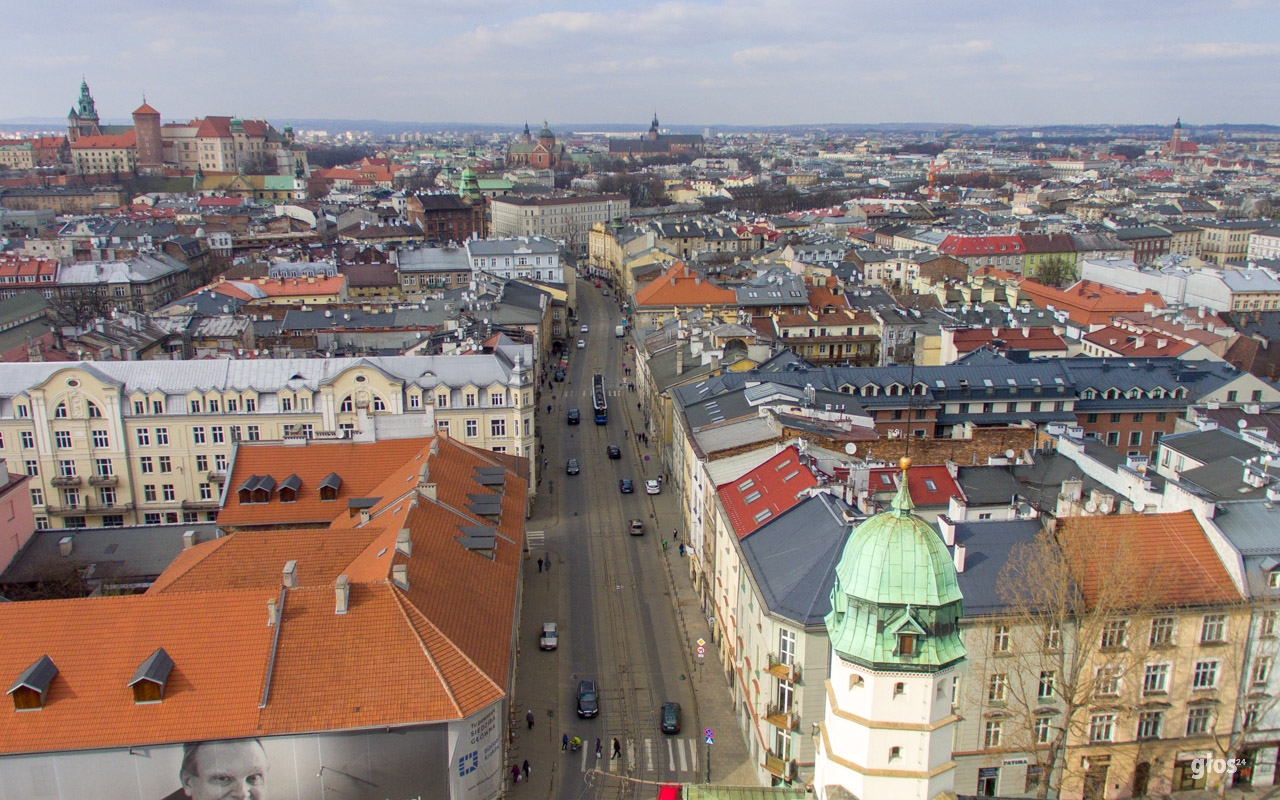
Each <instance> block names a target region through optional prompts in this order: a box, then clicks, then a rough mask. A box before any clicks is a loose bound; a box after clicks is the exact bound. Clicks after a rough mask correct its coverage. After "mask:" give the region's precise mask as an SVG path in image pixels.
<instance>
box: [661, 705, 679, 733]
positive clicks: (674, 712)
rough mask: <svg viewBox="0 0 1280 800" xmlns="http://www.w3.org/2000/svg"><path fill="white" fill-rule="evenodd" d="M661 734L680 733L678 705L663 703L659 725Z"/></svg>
mask: <svg viewBox="0 0 1280 800" xmlns="http://www.w3.org/2000/svg"><path fill="white" fill-rule="evenodd" d="M659 727H660V728H662V732H663V733H679V732H680V704H679V703H663V704H662V722H661V724H660V725H659Z"/></svg>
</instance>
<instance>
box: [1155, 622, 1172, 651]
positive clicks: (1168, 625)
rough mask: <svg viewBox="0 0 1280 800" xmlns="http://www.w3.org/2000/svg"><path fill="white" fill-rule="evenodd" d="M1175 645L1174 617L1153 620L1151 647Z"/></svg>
mask: <svg viewBox="0 0 1280 800" xmlns="http://www.w3.org/2000/svg"><path fill="white" fill-rule="evenodd" d="M1171 644H1173V617H1156V618H1155V619H1153V620H1151V646H1152V647H1168V646H1169V645H1171Z"/></svg>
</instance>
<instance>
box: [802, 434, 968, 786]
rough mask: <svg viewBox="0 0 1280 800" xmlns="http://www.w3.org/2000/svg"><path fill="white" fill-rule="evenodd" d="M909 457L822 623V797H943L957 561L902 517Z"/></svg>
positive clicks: (857, 538) (848, 551) (948, 781)
mask: <svg viewBox="0 0 1280 800" xmlns="http://www.w3.org/2000/svg"><path fill="white" fill-rule="evenodd" d="M910 466H911V462H910V459H906V458H904V459H902V474H901V477H900V478H899V485H898V494H897V496H896V497H894V499H893V503H892V504H891V506H890V509H889V510H888V511H886V512H884V513H883V514H877V515H876V516H874V517H872V518H871V519H869V520H867V521H866V522H864V523H862V524H861V525H859V526H858V527H857V528H856V529H855V530H854V532H853V534H852V535H851V536H850V537H849V540H848V542H847V543H846V544H845V547H844V552H843V553H842V554H841V556H840V561H839V563H838V564H837V565H836V578H835V584H834V586H833V587H832V589H831V612H830V613H829V614H828V615H827V617H826V625H827V632H828V634H829V635H830V637H831V677H830V684H829V686H828V687H827V694H828V697H830V698H831V699H830V701H829V702H828V705H827V709H826V715H825V718H824V720H823V722H822V724H821V725H820V726H819V732H818V742H817V763H816V764H815V767H814V776H813V785H814V789H815V791H816V792H817V796H818V798H819V800H844V799H845V798H850V797H853V798H863V799H864V800H866V799H867V798H881V797H887V798H894V800H933V799H934V798H936V797H937V796H938V795H939V794H942V793H944V792H951V791H952V779H953V773H954V769H955V763H954V762H953V761H952V760H951V742H952V734H953V732H954V728H955V725H956V723H957V722H958V717H957V716H956V715H955V714H953V713H952V710H951V697H952V691H953V688H954V682H955V680H956V668H957V667H958V665H959V664H960V663H961V662H962V661H963V660H964V657H965V649H964V645H963V644H962V643H961V641H960V626H959V622H960V614H961V596H960V586H959V584H958V583H957V581H956V570H955V564H954V562H953V561H952V558H951V555H950V553H949V552H948V551H947V548H946V545H945V544H943V541H942V537H940V536H939V535H938V534H937V532H935V531H934V530H933V528H931V527H929V525H928V523H926V522H925V521H924V520H922V519H920V518H919V517H917V516H916V515H915V514H913V513H911V512H912V510H913V509H914V507H915V506H914V504H913V503H912V502H911V493H910V492H909V491H908V490H907V469H908V468H909V467H910Z"/></svg>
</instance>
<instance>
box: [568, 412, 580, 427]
mask: <svg viewBox="0 0 1280 800" xmlns="http://www.w3.org/2000/svg"><path fill="white" fill-rule="evenodd" d="M580 422H582V412H581V411H579V410H578V409H576V408H571V409H569V424H570V425H577V424H578V423H580Z"/></svg>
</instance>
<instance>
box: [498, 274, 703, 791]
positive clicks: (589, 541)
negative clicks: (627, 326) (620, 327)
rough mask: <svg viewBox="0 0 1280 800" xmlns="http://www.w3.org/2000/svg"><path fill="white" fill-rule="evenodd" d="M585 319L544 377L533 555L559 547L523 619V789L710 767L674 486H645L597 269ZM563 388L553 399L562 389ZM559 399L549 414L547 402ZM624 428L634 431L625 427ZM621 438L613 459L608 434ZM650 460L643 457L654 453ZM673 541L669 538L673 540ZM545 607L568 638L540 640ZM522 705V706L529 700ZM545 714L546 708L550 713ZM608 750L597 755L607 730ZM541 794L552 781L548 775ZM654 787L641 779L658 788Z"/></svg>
mask: <svg viewBox="0 0 1280 800" xmlns="http://www.w3.org/2000/svg"><path fill="white" fill-rule="evenodd" d="M579 289H580V291H579V294H578V301H579V303H578V306H579V307H578V312H579V320H578V324H579V325H581V324H583V323H585V324H586V325H587V326H588V327H589V330H590V332H589V333H587V334H581V333H575V335H574V337H573V338H572V339H571V341H573V342H575V343H576V340H577V339H578V338H583V339H585V340H586V342H587V346H586V347H585V348H584V349H577V348H574V349H572V351H571V356H570V367H569V372H568V376H567V380H566V381H565V382H564V383H556V382H552V381H551V380H550V379H548V382H547V384H546V386H544V388H543V389H542V401H541V403H540V405H539V412H540V414H541V416H542V418H541V419H540V420H539V423H538V424H539V425H540V426H541V431H542V434H543V442H544V444H545V445H546V450H545V452H544V453H543V456H544V457H545V458H546V459H547V461H548V462H549V466H548V468H547V469H546V471H545V473H544V477H543V481H542V485H541V486H540V487H539V490H538V498H537V501H536V503H535V506H534V514H533V516H532V518H531V519H530V521H529V524H528V529H529V530H530V531H531V534H530V548H531V553H530V562H533V561H534V560H535V559H537V558H538V557H543V558H549V559H550V562H551V565H552V566H551V567H550V571H544V572H538V570H537V567H536V564H531V565H527V566H526V572H525V574H526V579H527V583H526V591H525V597H524V606H523V609H522V621H521V632H520V642H521V656H520V661H519V666H518V675H517V699H516V702H517V703H519V704H520V706H527V707H528V708H529V709H536V712H535V716H536V718H537V719H538V721H539V723H540V724H538V725H536V726H535V728H534V729H533V730H528V729H527V728H526V726H525V725H523V724H520V725H518V730H519V736H520V740H521V741H520V744H519V746H518V748H517V749H516V755H514V756H513V757H514V758H515V759H516V760H521V759H524V758H529V759H530V761H531V764H538V766H537V767H534V769H535V772H534V774H533V776H532V779H531V780H530V781H529V783H528V784H527V785H526V784H520V785H517V786H516V787H515V788H514V789H513V792H512V796H514V795H515V794H516V793H520V794H526V796H531V797H543V796H546V797H560V798H566V799H567V798H580V797H594V796H602V795H600V794H599V793H597V792H596V791H592V790H591V789H587V790H586V792H585V793H584V788H586V787H587V784H589V783H590V784H592V785H595V786H599V785H600V784H601V783H602V781H600V780H598V779H597V780H594V781H593V780H592V778H591V776H590V774H589V773H590V771H591V770H594V769H599V770H602V771H604V772H606V773H610V774H612V775H613V776H622V775H627V776H631V777H634V778H639V779H641V780H645V781H663V780H667V781H673V782H674V781H687V782H694V781H701V780H702V771H703V769H704V768H705V766H704V764H703V763H702V754H703V747H702V739H701V731H702V728H701V726H700V725H699V720H698V719H697V711H696V703H695V700H694V697H693V692H692V687H691V684H690V682H689V680H688V673H687V670H688V666H687V662H688V654H685V653H683V652H682V650H683V648H682V647H681V645H680V644H679V641H680V637H679V635H678V629H677V623H676V617H675V612H674V609H673V606H672V601H671V592H670V588H669V587H670V583H669V579H668V573H667V569H666V566H665V563H664V559H663V555H662V540H663V539H664V538H666V539H670V538H671V531H669V530H656V529H655V528H656V527H657V525H656V522H655V519H656V514H657V513H658V512H660V511H665V512H666V513H664V514H663V516H664V517H665V518H667V519H671V518H673V517H674V514H672V513H670V512H672V511H674V509H675V503H676V500H677V499H676V498H675V497H672V496H671V495H669V494H660V495H656V496H651V495H647V494H645V488H644V482H645V480H647V479H649V478H656V477H657V473H658V471H659V469H660V468H659V467H658V466H657V461H656V458H653V450H652V449H651V448H647V447H643V446H641V447H637V444H636V442H635V440H634V438H633V436H632V435H631V425H632V424H633V421H635V420H636V419H637V417H636V415H637V413H638V412H636V408H635V403H636V395H635V394H634V393H632V392H630V391H628V390H626V389H625V388H623V387H622V385H621V383H620V382H621V381H622V380H623V377H624V372H623V369H624V360H625V362H626V365H628V366H629V365H630V363H631V362H630V359H629V358H626V357H625V353H624V344H623V341H624V340H622V339H618V338H616V337H615V336H614V327H615V326H616V325H617V324H618V322H619V320H620V318H621V314H620V312H619V311H618V309H617V306H616V305H615V302H614V300H615V299H614V298H605V297H603V296H602V294H601V291H600V290H599V289H595V288H594V287H593V286H592V285H591V283H590V282H586V281H583V282H580V283H579ZM597 372H599V373H603V374H604V375H605V386H606V389H607V390H608V402H609V422H608V423H607V424H605V425H597V424H595V423H594V422H593V412H592V403H591V382H592V376H593V375H594V374H595V373H597ZM552 394H554V395H555V399H554V400H552V399H551V395H552ZM548 403H551V405H552V411H551V413H550V414H549V415H548V414H546V413H545V412H546V405H547V404H548ZM570 408H578V409H580V411H581V413H582V422H581V424H579V425H569V424H567V422H566V415H567V412H568V409H570ZM624 431H625V434H624ZM610 444H614V445H617V446H618V447H619V448H621V450H622V458H621V459H616V460H615V459H609V458H608V457H607V455H606V448H607V446H608V445H610ZM646 455H647V456H649V457H650V460H649V461H647V462H646V461H645V456H646ZM569 458H576V459H578V461H579V463H580V464H581V473H580V474H578V475H576V476H569V475H566V473H565V463H566V461H567V460H568V459H569ZM621 478H631V479H632V480H633V481H634V483H635V487H636V492H635V493H634V494H622V493H620V491H619V487H618V481H619V479H621ZM632 519H640V520H641V521H643V522H644V524H645V533H644V535H643V536H632V535H630V534H629V532H628V531H629V527H630V521H631V520H632ZM676 546H677V545H676V543H675V542H674V541H672V542H671V543H670V547H672V548H675V547H676ZM546 621H555V622H557V623H558V624H559V626H560V644H559V648H558V649H557V650H555V651H552V652H540V651H539V650H538V643H537V640H538V631H539V629H540V628H541V624H542V623H543V622H546ZM583 678H592V679H595V680H596V681H597V682H598V683H599V686H600V692H601V695H600V716H599V717H597V718H595V719H580V718H578V716H577V714H576V700H577V697H576V689H577V685H578V681H579V680H581V679H583ZM667 701H673V702H677V703H680V705H681V706H682V716H681V726H682V727H681V731H680V732H679V733H677V734H663V733H662V732H661V731H660V730H659V728H658V725H659V714H660V708H661V706H662V704H663V703H664V702H667ZM525 710H526V709H525V708H523V707H521V708H517V709H516V714H514V715H513V716H515V717H516V718H517V719H521V720H522V719H523V715H524V711H525ZM544 721H545V722H544ZM566 733H567V734H568V735H569V736H574V735H577V736H579V737H581V738H582V739H583V740H584V742H585V746H584V748H583V750H582V751H581V752H579V753H567V752H562V751H561V749H560V743H561V736H562V734H566ZM615 737H616V738H617V739H618V740H619V744H620V745H621V749H622V754H621V756H620V757H619V758H617V759H614V758H611V742H612V740H613V739H614V738H615ZM597 738H599V739H600V741H601V747H602V751H603V752H602V756H601V758H600V759H599V760H598V761H597V759H596V756H595V742H596V739H597ZM544 781H549V782H550V783H549V789H548V793H547V794H543V792H542V790H541V789H540V788H539V787H540V786H547V785H548V784H547V783H545V782H544ZM603 783H608V784H609V785H610V786H611V787H612V788H610V789H609V790H608V791H607V792H606V794H607V795H608V796H611V797H613V796H632V795H631V793H630V792H625V793H623V794H622V795H619V794H618V792H617V788H616V786H617V782H616V781H603ZM653 792H654V790H653V789H652V788H651V787H649V788H646V789H644V790H641V792H640V794H639V795H638V796H641V797H648V796H651V795H652V794H653Z"/></svg>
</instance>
